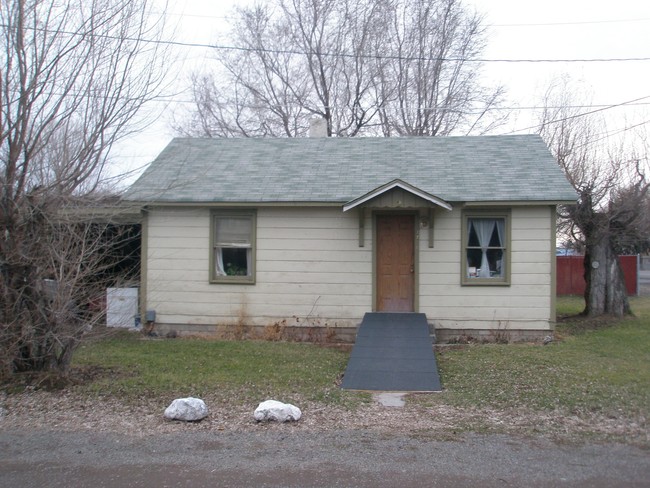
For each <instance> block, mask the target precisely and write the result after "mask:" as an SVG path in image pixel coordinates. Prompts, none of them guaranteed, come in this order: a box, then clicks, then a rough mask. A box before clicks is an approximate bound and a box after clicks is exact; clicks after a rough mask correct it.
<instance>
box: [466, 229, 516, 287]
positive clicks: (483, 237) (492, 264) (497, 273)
mask: <svg viewBox="0 0 650 488" xmlns="http://www.w3.org/2000/svg"><path fill="white" fill-rule="evenodd" d="M505 242H506V236H505V218H468V219H467V243H466V259H467V263H466V265H467V273H466V276H467V277H468V278H488V279H489V278H504V277H505V276H506V274H505V264H506V263H505V256H506V254H505Z"/></svg>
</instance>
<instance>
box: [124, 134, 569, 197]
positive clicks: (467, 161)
mask: <svg viewBox="0 0 650 488" xmlns="http://www.w3.org/2000/svg"><path fill="white" fill-rule="evenodd" d="M395 179H400V180H402V181H404V182H406V183H408V184H410V185H412V186H414V187H417V188H419V189H421V190H423V191H424V192H427V193H429V194H431V195H435V196H436V197H438V198H441V199H443V200H445V201H447V202H480V201H485V202H495V201H548V202H568V201H575V200H576V193H575V192H574V190H573V188H572V187H571V186H570V185H569V183H568V182H567V180H566V178H565V176H564V174H563V172H562V171H561V169H560V168H559V167H558V165H557V164H556V163H555V161H554V159H553V157H552V156H551V154H550V152H549V151H548V148H547V147H546V145H545V144H544V142H543V141H542V139H541V138H540V137H539V136H536V135H515V136H481V137H474V136H468V137H404V138H401V137H400V138H397V137H395V138H300V139H298V138H293V139H243V138H242V139H196V138H179V139H174V140H172V141H171V142H170V143H169V145H168V146H167V147H166V148H165V149H164V150H163V151H162V153H160V155H159V156H158V157H157V158H156V159H155V160H154V161H153V162H152V163H151V165H150V166H149V167H148V168H147V170H146V171H145V172H144V173H143V174H142V176H141V177H140V178H139V179H138V180H137V181H136V182H135V183H134V184H133V185H132V186H131V188H130V189H129V190H128V191H127V193H126V195H125V197H124V198H125V199H126V200H132V201H141V202H152V203H154V202H160V203H176V202H177V203H218V202H220V203H244V202H246V203H269V202H285V203H291V202H305V203H320V202H322V203H341V204H343V203H345V202H349V201H350V200H353V199H355V198H358V197H359V196H361V195H364V194H366V193H368V192H370V191H372V190H374V189H376V188H378V187H380V186H382V185H385V184H386V183H388V182H390V181H392V180H395Z"/></svg>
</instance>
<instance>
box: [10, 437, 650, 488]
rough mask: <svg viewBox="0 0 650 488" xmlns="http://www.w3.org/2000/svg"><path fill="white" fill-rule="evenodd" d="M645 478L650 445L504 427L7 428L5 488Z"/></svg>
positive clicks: (572, 483) (604, 482)
mask: <svg viewBox="0 0 650 488" xmlns="http://www.w3.org/2000/svg"><path fill="white" fill-rule="evenodd" d="M44 486H47V487H50V488H55V487H85V486H89V487H93V488H113V487H145V488H148V487H157V488H162V487H190V486H191V487H213V486H214V487H240V486H255V487H348V486H349V487H353V486H354V487H383V486H387V487H388V486H391V487H393V486H399V487H400V488H407V487H423V486H431V487H451V486H453V487H465V486H467V487H469V486H481V487H511V486H522V487H523V486H525V487H612V486H616V487H648V486H650V453H649V452H648V451H647V450H644V449H640V448H637V447H633V446H629V445H621V444H580V445H573V444H560V445H558V444H555V443H553V442H551V441H549V440H545V439H527V438H520V437H513V436H506V435H475V434H472V435H464V436H462V437H458V438H457V439H456V440H453V441H439V440H437V441H436V440H431V439H427V438H426V436H412V435H411V436H402V435H390V434H386V433H380V432H376V431H369V430H341V431H338V432H308V431H305V432H286V431H283V429H282V428H281V427H280V428H277V429H271V430H263V431H259V432H181V433H175V434H159V433H154V434H151V435H126V434H123V433H122V434H107V433H104V432H89V431H77V432H74V431H65V432H64V431H56V430H48V429H21V430H17V429H3V430H2V431H1V432H0V487H3V488H4V487H12V488H13V487H21V488H29V487H39V488H40V487H44Z"/></svg>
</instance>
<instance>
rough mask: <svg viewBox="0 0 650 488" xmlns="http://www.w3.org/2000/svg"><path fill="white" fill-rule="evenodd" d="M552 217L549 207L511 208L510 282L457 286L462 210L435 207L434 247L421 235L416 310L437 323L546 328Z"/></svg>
mask: <svg viewBox="0 0 650 488" xmlns="http://www.w3.org/2000/svg"><path fill="white" fill-rule="evenodd" d="M553 218H554V215H552V214H551V210H550V209H549V207H518V208H513V209H512V214H511V231H512V236H511V241H510V246H511V254H510V257H511V263H510V266H511V284H510V286H461V284H460V278H461V277H460V268H461V262H460V259H461V256H462V253H461V243H460V239H461V222H462V219H461V211H460V210H459V209H456V210H454V211H452V212H442V211H438V212H437V213H436V219H435V242H434V248H433V249H429V248H428V247H427V237H426V236H425V235H423V234H425V233H424V232H422V233H421V235H420V238H419V239H420V242H419V244H420V275H419V281H420V307H419V308H420V310H419V311H420V312H423V313H426V314H427V317H428V319H429V321H431V322H433V323H434V324H435V325H436V327H438V328H452V329H464V328H466V329H484V328H491V329H504V328H505V329H508V328H510V329H548V328H549V321H550V318H551V317H550V310H551V297H550V293H551V282H550V280H551V258H552V256H551V240H550V236H551V224H552V220H551V219H553Z"/></svg>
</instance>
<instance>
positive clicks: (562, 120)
mask: <svg viewBox="0 0 650 488" xmlns="http://www.w3.org/2000/svg"><path fill="white" fill-rule="evenodd" d="M648 98H650V95H647V96H645V97H640V98H635V99H633V100H628V101H626V102H621V103H617V104H614V105H609V106H605V107H601V108H597V109H595V110H590V111H588V112H583V113H579V114H574V115H569V116H567V117H561V118H559V119H554V120H549V121H548V122H545V124H557V123H559V122H565V121H567V120H571V119H577V118H579V117H585V116H587V115H593V114H595V113H598V112H603V111H605V110H611V109H613V108H617V107H622V106H627V105H629V104H632V103H636V102H639V101H641V100H646V99H648ZM543 125H544V124H536V125H532V126H529V127H525V128H523V129H516V130H513V131H511V132H508V134H516V133H517V132H528V131H531V130H538V129H541V128H542V126H543Z"/></svg>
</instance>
